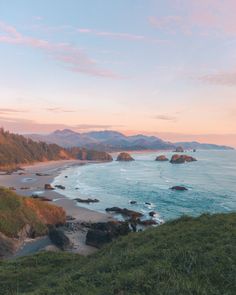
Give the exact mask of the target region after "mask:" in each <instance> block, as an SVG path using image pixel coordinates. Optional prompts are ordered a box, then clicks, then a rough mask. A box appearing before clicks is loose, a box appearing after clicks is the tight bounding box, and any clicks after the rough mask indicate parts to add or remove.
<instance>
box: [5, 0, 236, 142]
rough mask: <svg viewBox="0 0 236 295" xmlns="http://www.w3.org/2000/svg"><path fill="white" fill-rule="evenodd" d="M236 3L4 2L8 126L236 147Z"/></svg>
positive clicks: (150, 0)
mask: <svg viewBox="0 0 236 295" xmlns="http://www.w3.org/2000/svg"><path fill="white" fill-rule="evenodd" d="M235 13H236V1H235V0H113V1H111V0H50V1H48V0H40V1H36V0H21V1H17V0H14V1H13V0H0V126H3V127H4V128H6V129H8V130H10V131H13V132H19V133H29V132H30V133H32V132H33V133H34V132H37V133H47V132H51V131H53V130H55V129H63V128H71V129H73V130H76V131H79V132H86V131H89V130H104V129H106V130H107V129H109V130H118V131H121V132H123V133H125V134H137V133H144V134H153V135H159V136H160V137H162V138H163V139H167V140H172V141H179V140H199V141H201V142H212V143H220V144H229V145H232V146H235V147H236V18H235Z"/></svg>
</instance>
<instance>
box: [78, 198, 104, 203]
mask: <svg viewBox="0 0 236 295" xmlns="http://www.w3.org/2000/svg"><path fill="white" fill-rule="evenodd" d="M74 200H75V201H77V202H79V203H98V202H99V200H98V199H90V198H88V199H80V198H76V199H74Z"/></svg>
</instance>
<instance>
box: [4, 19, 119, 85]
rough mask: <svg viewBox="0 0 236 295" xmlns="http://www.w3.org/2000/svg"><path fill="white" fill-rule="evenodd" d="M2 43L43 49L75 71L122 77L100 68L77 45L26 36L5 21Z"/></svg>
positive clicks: (100, 75)
mask: <svg viewBox="0 0 236 295" xmlns="http://www.w3.org/2000/svg"><path fill="white" fill-rule="evenodd" d="M0 43H8V44H14V45H23V46H28V47H31V48H35V49H38V50H41V51H43V52H44V53H46V54H48V55H49V56H51V57H52V58H53V59H55V60H56V61H58V62H60V63H61V64H62V65H63V66H64V67H65V68H67V69H68V70H70V71H73V72H77V73H82V74H86V75H90V76H97V77H106V78H111V79H120V78H121V77H120V76H119V75H117V74H115V73H113V72H112V71H110V70H107V69H102V68H100V67H99V66H98V64H97V63H96V62H95V61H94V60H92V59H90V58H89V57H88V56H87V54H86V53H85V52H84V51H83V50H82V49H80V48H78V47H76V46H73V45H71V44H68V43H53V42H50V41H48V40H44V39H38V38H32V37H28V36H25V35H23V34H21V33H20V32H18V31H17V30H16V28H15V27H13V26H10V25H8V24H5V23H4V22H0Z"/></svg>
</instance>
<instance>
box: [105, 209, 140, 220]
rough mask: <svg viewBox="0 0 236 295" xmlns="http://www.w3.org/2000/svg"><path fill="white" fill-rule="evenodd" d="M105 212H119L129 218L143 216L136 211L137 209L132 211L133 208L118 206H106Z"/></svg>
mask: <svg viewBox="0 0 236 295" xmlns="http://www.w3.org/2000/svg"><path fill="white" fill-rule="evenodd" d="M106 211H107V212H114V213H116V214H121V215H123V216H124V217H126V218H130V219H137V218H140V217H142V216H143V214H142V213H140V212H137V211H133V210H129V209H126V208H124V209H122V208H119V207H111V208H106Z"/></svg>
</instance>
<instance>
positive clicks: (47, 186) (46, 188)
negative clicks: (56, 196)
mask: <svg viewBox="0 0 236 295" xmlns="http://www.w3.org/2000/svg"><path fill="white" fill-rule="evenodd" d="M44 189H45V190H54V187H52V186H51V184H49V183H46V184H45V185H44Z"/></svg>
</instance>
